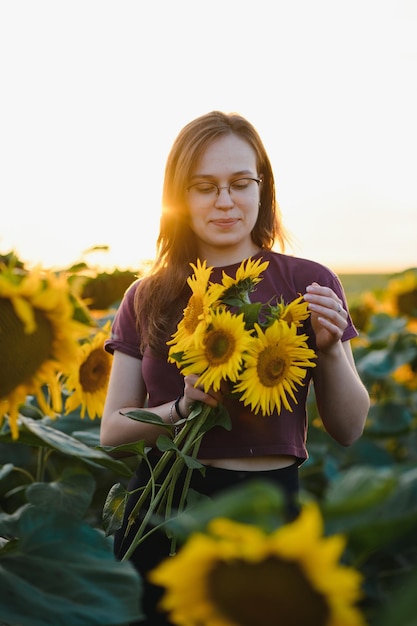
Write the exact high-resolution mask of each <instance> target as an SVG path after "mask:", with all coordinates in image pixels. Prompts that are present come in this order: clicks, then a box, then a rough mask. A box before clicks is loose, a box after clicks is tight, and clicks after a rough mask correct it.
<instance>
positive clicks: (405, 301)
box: [397, 289, 417, 316]
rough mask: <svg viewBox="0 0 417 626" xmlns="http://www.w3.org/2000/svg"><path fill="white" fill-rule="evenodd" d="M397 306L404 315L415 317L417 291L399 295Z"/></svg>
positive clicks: (413, 290)
mask: <svg viewBox="0 0 417 626" xmlns="http://www.w3.org/2000/svg"><path fill="white" fill-rule="evenodd" d="M397 306H398V310H399V312H400V313H402V314H404V315H409V316H412V315H415V314H416V311H417V289H412V290H411V291H407V292H405V293H400V294H398V295H397Z"/></svg>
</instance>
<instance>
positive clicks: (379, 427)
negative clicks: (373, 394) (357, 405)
mask: <svg viewBox="0 0 417 626" xmlns="http://www.w3.org/2000/svg"><path fill="white" fill-rule="evenodd" d="M412 424H413V416H412V414H411V413H410V411H409V410H408V408H407V407H406V406H404V405H403V404H400V403H398V402H386V403H379V404H374V405H373V406H371V408H370V410H369V415H368V421H367V424H366V433H367V434H368V435H369V434H372V435H377V436H384V437H386V436H388V437H392V436H395V435H397V436H398V435H402V434H404V433H407V432H408V431H409V430H410V428H411V426H412Z"/></svg>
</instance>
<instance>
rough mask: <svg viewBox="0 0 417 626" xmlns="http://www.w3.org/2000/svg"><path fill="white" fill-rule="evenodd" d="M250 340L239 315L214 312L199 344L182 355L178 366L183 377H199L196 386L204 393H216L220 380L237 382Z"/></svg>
mask: <svg viewBox="0 0 417 626" xmlns="http://www.w3.org/2000/svg"><path fill="white" fill-rule="evenodd" d="M251 340H252V338H251V335H250V332H249V331H247V330H246V329H245V321H244V317H243V315H242V314H241V315H234V314H233V313H231V312H230V311H228V310H227V309H221V308H219V309H216V310H213V312H212V315H211V323H210V326H209V327H208V329H207V330H206V332H205V334H204V339H203V341H202V343H201V345H200V346H195V347H194V348H190V349H189V350H188V351H187V352H186V353H184V355H183V358H182V361H181V363H179V364H178V366H179V367H180V368H181V371H182V374H183V375H184V376H187V375H188V374H199V375H200V376H199V379H198V381H197V383H196V384H198V385H202V386H203V388H204V390H205V391H206V392H207V391H208V390H209V389H210V387H213V389H214V391H217V390H218V389H220V383H221V381H222V380H226V379H227V380H230V381H232V382H234V381H236V380H237V377H238V375H239V372H240V369H241V366H242V362H243V355H244V353H245V352H246V350H247V349H248V348H249V346H250V344H251Z"/></svg>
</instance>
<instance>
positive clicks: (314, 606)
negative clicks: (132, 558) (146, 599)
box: [149, 504, 365, 626]
mask: <svg viewBox="0 0 417 626" xmlns="http://www.w3.org/2000/svg"><path fill="white" fill-rule="evenodd" d="M344 547H345V540H344V538H343V537H341V536H340V535H334V536H331V537H323V523H322V519H321V515H320V512H319V510H318V508H317V506H316V505H315V504H308V505H306V506H305V507H304V508H303V509H302V512H301V514H300V516H299V517H298V518H297V519H296V520H295V521H294V522H292V523H290V524H287V525H285V526H282V527H281V528H279V529H278V530H276V531H274V532H272V533H271V534H266V533H264V532H263V531H262V530H261V529H260V528H258V527H256V526H250V525H246V524H240V523H237V522H233V521H231V520H227V519H223V518H218V519H215V520H213V521H212V522H211V524H210V525H209V527H208V533H207V534H203V533H196V534H194V535H192V536H191V537H190V539H189V540H188V541H187V543H186V544H185V545H184V546H183V548H182V549H181V550H180V551H179V552H178V554H177V555H176V556H174V557H170V558H168V559H166V560H165V561H163V562H162V563H161V564H160V565H159V566H158V567H157V568H156V569H154V570H153V571H152V572H150V575H149V578H150V580H151V582H153V583H154V584H156V585H160V586H162V587H165V589H166V591H165V594H164V596H163V598H162V601H161V608H163V609H164V610H165V611H167V612H168V613H169V619H170V620H171V621H172V623H174V624H177V625H178V626H199V625H200V624H204V626H259V625H262V626H276V624H278V623H279V624H285V626H299V625H300V624H314V625H315V626H364V625H365V620H364V618H363V616H362V614H361V613H360V611H359V610H358V609H357V607H356V606H355V603H356V602H357V601H358V600H359V599H360V597H361V589H360V585H361V576H360V574H359V573H358V572H357V571H356V570H354V569H353V568H350V567H347V566H344V565H341V564H340V563H339V561H340V558H341V556H342V553H343V551H344Z"/></svg>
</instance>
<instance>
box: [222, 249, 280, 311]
mask: <svg viewBox="0 0 417 626" xmlns="http://www.w3.org/2000/svg"><path fill="white" fill-rule="evenodd" d="M261 260H262V259H258V260H256V261H253V260H252V259H248V260H247V261H246V264H245V261H242V263H241V264H240V265H239V267H238V269H237V271H236V276H235V278H232V277H231V276H228V275H227V274H226V272H224V271H223V276H222V286H223V288H224V294H223V298H222V299H223V300H226V299H227V298H230V297H232V298H234V297H237V298H241V299H242V300H243V301H246V302H248V303H249V302H250V300H249V295H248V294H249V293H250V292H251V291H253V288H254V286H255V285H256V284H257V283H259V282H260V281H261V280H262V278H261V277H260V275H261V273H262V272H264V271H265V270H266V268H267V267H268V265H269V261H264V262H263V263H261Z"/></svg>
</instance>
